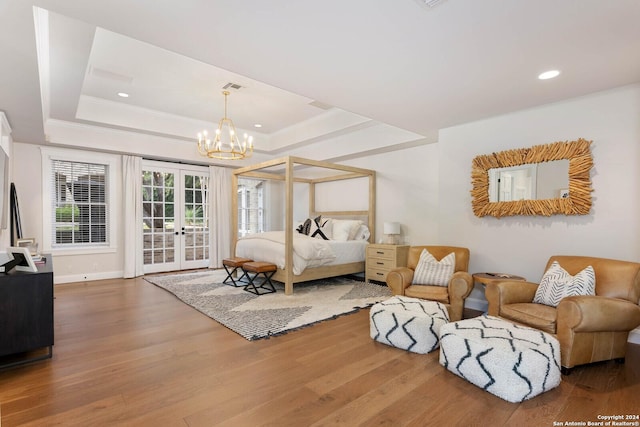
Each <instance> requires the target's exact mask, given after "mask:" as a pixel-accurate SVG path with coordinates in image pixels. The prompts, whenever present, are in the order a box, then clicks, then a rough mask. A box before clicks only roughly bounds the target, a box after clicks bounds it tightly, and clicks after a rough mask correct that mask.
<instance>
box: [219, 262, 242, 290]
mask: <svg viewBox="0 0 640 427" xmlns="http://www.w3.org/2000/svg"><path fill="white" fill-rule="evenodd" d="M222 266H223V267H224V270H225V271H226V272H227V277H226V278H225V279H224V280H223V281H222V283H224V284H227V280H231V283H229V284H228V285H229V286H233V287H235V288H237V287H240V286H244V285H243V284H242V283H240V282H242V279H244V278H245V276H246V275H247V272H246V271H244V270H242V276H240V278H239V279H234V278H233V275H234V274H236V271H238V269H239V268H240V267H233V270H231V271H229V269H228V268H227V266H226V265H224V264H223V265H222Z"/></svg>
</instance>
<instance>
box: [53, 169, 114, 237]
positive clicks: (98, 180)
mask: <svg viewBox="0 0 640 427" xmlns="http://www.w3.org/2000/svg"><path fill="white" fill-rule="evenodd" d="M51 173H52V176H51V183H52V184H53V185H52V187H53V193H54V194H53V195H52V196H53V197H52V198H51V199H52V202H53V206H52V209H51V211H52V224H53V227H52V236H51V237H52V238H51V241H52V242H53V245H54V246H57V247H61V246H83V245H84V246H96V245H104V244H108V237H107V236H108V235H109V224H108V215H107V212H108V206H107V184H106V183H107V182H108V180H107V173H108V166H107V165H104V164H92V163H82V162H71V161H65V160H52V168H51Z"/></svg>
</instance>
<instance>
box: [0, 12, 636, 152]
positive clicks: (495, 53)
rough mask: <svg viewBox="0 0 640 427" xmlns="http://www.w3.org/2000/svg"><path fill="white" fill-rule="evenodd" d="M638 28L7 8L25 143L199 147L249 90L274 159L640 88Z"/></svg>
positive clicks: (577, 19)
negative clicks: (147, 139)
mask: <svg viewBox="0 0 640 427" xmlns="http://www.w3.org/2000/svg"><path fill="white" fill-rule="evenodd" d="M178 5H179V6H178ZM33 6H36V8H35V9H34V8H33ZM34 10H35V13H34ZM34 16H35V19H34ZM638 22H640V1H637V0H615V1H609V2H603V1H602V0H485V1H478V0H446V1H442V2H440V3H439V4H438V6H436V7H434V8H429V7H427V6H425V5H423V4H421V3H420V2H419V1H418V0H394V1H382V0H367V1H365V0H349V1H344V0H342V1H340V0H325V1H322V2H317V1H316V2H311V1H285V0H270V1H258V0H244V1H237V0H235V1H234V0H215V1H212V0H209V1H207V0H181V1H180V2H179V3H178V2H158V1H157V0H156V1H154V0H137V1H135V2H131V1H128V0H110V1H108V2H105V1H97V0H95V1H91V0H39V1H32V2H29V1H26V0H2V1H1V2H0V64H2V65H0V111H4V112H5V113H6V114H7V117H8V119H9V122H10V124H11V126H12V129H13V138H14V140H16V141H20V142H28V143H45V140H46V139H50V138H51V135H50V134H51V133H53V132H55V131H54V129H55V126H53V124H56V123H57V124H59V123H66V124H75V125H78V126H99V127H107V128H115V129H118V130H124V131H130V132H136V133H142V134H147V135H151V136H157V137H162V138H168V139H171V140H175V141H177V142H180V143H183V144H193V139H194V137H195V134H196V133H197V132H198V131H199V130H201V129H202V128H204V127H208V128H209V129H211V128H212V127H213V125H212V122H217V121H218V119H219V118H220V117H221V116H222V109H223V97H222V95H221V93H220V92H221V91H222V86H223V85H224V84H226V83H228V82H233V83H237V84H240V85H241V86H243V88H242V89H240V90H238V91H232V94H231V96H230V97H229V117H231V118H232V119H233V120H234V122H235V124H236V126H237V127H238V128H240V129H243V130H245V131H248V132H249V133H251V134H252V135H254V136H255V138H256V147H257V149H258V150H260V151H261V152H263V153H264V154H267V155H280V153H283V152H290V151H293V150H298V151H301V152H303V151H304V150H305V148H306V149H309V147H310V146H311V145H314V144H318V143H324V144H325V145H324V146H323V151H326V153H327V155H325V156H324V158H329V157H331V158H333V159H335V158H340V156H343V157H344V156H345V155H347V154H348V155H351V156H354V155H357V153H354V152H353V150H352V151H351V152H348V153H347V151H345V149H344V148H345V147H347V146H349V145H350V143H349V141H350V140H367V141H371V142H370V144H367V143H361V144H359V145H358V148H357V151H359V152H371V151H372V150H385V149H387V150H388V149H390V148H389V147H390V146H391V147H392V146H402V145H403V144H419V143H430V142H435V141H436V140H437V131H438V129H441V128H444V127H448V126H452V125H456V124H461V123H466V122H470V121H475V120H479V119H483V118H486V117H491V116H495V115H499V114H504V113H508V112H511V111H516V110H520V109H525V108H530V107H534V106H537V105H542V104H546V103H551V102H556V101H560V100H563V99H566V98H571V97H576V96H580V95H584V94H588V93H592V92H596V91H600V90H604V89H608V88H613V87H617V86H622V85H626V84H631V83H636V82H639V81H640V25H638ZM36 46H38V48H36ZM551 68H557V69H560V70H561V71H562V74H561V75H560V77H558V78H556V79H554V80H549V81H540V80H538V79H537V78H536V76H537V75H538V74H539V73H540V72H542V71H545V70H547V69H551ZM121 91H124V92H127V93H129V94H130V97H129V98H126V99H124V98H120V97H118V96H117V93H118V92H121ZM255 123H260V124H262V125H263V127H262V128H260V129H257V128H254V127H253V125H254V124H255ZM45 134H46V135H47V136H46V137H45ZM372 134H375V135H384V140H379V139H380V138H377V139H376V138H372V137H371V136H372ZM54 137H55V135H54ZM329 145H331V146H329ZM329 153H330V154H329ZM321 157H323V156H321Z"/></svg>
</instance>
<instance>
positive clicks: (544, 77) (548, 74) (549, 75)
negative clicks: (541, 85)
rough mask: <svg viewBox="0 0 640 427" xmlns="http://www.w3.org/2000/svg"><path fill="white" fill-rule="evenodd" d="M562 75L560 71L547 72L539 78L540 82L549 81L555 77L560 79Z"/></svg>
mask: <svg viewBox="0 0 640 427" xmlns="http://www.w3.org/2000/svg"><path fill="white" fill-rule="evenodd" d="M559 75H560V71H558V70H549V71H545V72H544V73H542V74H540V75H539V76H538V78H539V79H540V80H548V79H552V78H554V77H558V76H559Z"/></svg>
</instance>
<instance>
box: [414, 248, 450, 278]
mask: <svg viewBox="0 0 640 427" xmlns="http://www.w3.org/2000/svg"><path fill="white" fill-rule="evenodd" d="M455 268H456V253H455V252H451V253H450V254H449V255H447V256H446V257H444V258H442V259H441V260H440V261H438V260H436V259H435V257H434V256H433V255H431V253H429V251H428V250H426V249H423V250H422V253H421V254H420V259H419V260H418V265H417V266H416V271H415V272H414V273H413V283H412V284H413V285H433V286H449V280H451V276H453V272H454V269H455Z"/></svg>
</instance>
